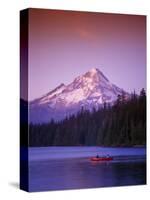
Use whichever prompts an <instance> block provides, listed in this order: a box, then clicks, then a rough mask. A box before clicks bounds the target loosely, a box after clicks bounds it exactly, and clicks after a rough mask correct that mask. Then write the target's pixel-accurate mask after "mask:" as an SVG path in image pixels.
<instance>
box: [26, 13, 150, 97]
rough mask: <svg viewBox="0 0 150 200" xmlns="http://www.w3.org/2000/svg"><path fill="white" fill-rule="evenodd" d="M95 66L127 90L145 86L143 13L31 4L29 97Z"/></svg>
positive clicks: (47, 90) (36, 95) (50, 88)
mask: <svg viewBox="0 0 150 200" xmlns="http://www.w3.org/2000/svg"><path fill="white" fill-rule="evenodd" d="M93 67H96V68H99V69H100V70H101V71H102V72H103V73H104V75H105V76H106V77H107V78H108V79H109V80H110V81H111V82H112V83H114V84H116V85H117V86H119V87H121V88H123V89H125V90H126V91H128V92H130V91H133V90H134V89H135V90H136V91H137V92H139V90H140V89H141V88H142V87H144V88H146V17H145V16H138V15H119V14H104V13H90V12H72V11H56V10H44V9H30V11H29V100H33V99H35V98H38V97H40V96H42V95H44V94H45V93H47V92H49V91H50V90H52V89H54V88H55V87H56V86H58V85H59V84H60V83H64V84H68V83H70V82H72V81H73V80H74V78H75V77H76V76H78V75H81V74H83V73H85V72H86V71H88V70H89V69H91V68H93Z"/></svg>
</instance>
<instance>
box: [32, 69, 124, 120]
mask: <svg viewBox="0 0 150 200" xmlns="http://www.w3.org/2000/svg"><path fill="white" fill-rule="evenodd" d="M125 93H126V92H125ZM121 94H122V89H121V88H119V87H117V86H116V85H114V84H112V83H111V82H110V81H109V80H108V79H107V78H106V77H105V75H104V74H103V73H102V71H100V70H99V69H98V68H92V69H90V70H89V71H87V72H86V73H85V74H83V75H80V76H78V77H76V78H75V79H74V81H73V82H71V83H70V84H68V85H64V84H63V83H61V84H60V85H59V86H57V87H56V88H55V89H54V90H52V91H50V92H49V93H47V94H46V95H44V96H42V97H41V98H39V99H37V100H36V101H33V102H31V104H30V105H31V106H32V108H31V116H30V119H31V122H35V123H37V122H40V123H41V121H42V122H48V121H49V120H50V119H52V118H53V119H54V120H61V119H63V118H65V117H66V116H68V115H71V114H75V113H77V112H78V111H79V110H80V109H81V107H84V108H86V109H88V110H91V109H92V108H93V107H95V108H99V106H102V105H103V103H104V102H105V103H110V104H113V102H114V101H115V100H116V99H117V97H118V95H121ZM126 94H127V93H126ZM127 95H128V94H127Z"/></svg>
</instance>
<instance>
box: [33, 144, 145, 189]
mask: <svg viewBox="0 0 150 200" xmlns="http://www.w3.org/2000/svg"><path fill="white" fill-rule="evenodd" d="M97 153H99V154H100V155H105V154H106V153H109V154H111V155H113V156H114V160H113V161H107V162H106V161H102V162H93V161H91V160H90V157H91V156H95V155H96V154H97ZM140 184H146V159H145V149H144V148H100V147H48V148H30V149H29V190H30V191H45V190H63V189H80V188H96V187H111V186H127V185H140Z"/></svg>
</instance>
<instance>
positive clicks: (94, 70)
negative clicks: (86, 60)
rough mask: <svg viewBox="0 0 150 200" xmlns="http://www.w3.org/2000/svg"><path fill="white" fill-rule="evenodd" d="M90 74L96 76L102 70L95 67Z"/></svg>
mask: <svg viewBox="0 0 150 200" xmlns="http://www.w3.org/2000/svg"><path fill="white" fill-rule="evenodd" d="M89 72H90V73H93V74H95V73H98V72H100V70H99V69H97V68H95V67H93V68H92V69H90V70H89Z"/></svg>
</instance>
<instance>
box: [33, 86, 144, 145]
mask: <svg viewBox="0 0 150 200" xmlns="http://www.w3.org/2000/svg"><path fill="white" fill-rule="evenodd" d="M29 142H30V144H29V145H30V146H80V145H81V146H94V145H100V146H132V145H145V144H146V93H145V90H144V89H142V90H141V92H140V95H136V93H135V92H134V93H133V94H131V97H130V99H128V100H126V98H125V95H124V93H122V95H119V96H118V99H117V100H116V102H115V103H114V105H113V106H110V105H109V104H106V103H105V104H104V105H103V107H101V108H99V109H94V108H93V111H88V110H84V109H83V108H82V109H81V111H80V112H78V113H77V114H76V115H71V116H70V117H67V118H65V119H64V120H63V121H61V122H54V121H53V120H51V122H50V123H47V124H41V125H40V124H38V125H33V124H30V126H29Z"/></svg>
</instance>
